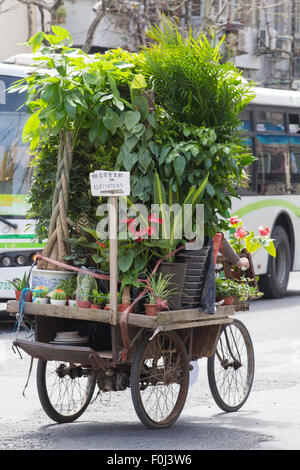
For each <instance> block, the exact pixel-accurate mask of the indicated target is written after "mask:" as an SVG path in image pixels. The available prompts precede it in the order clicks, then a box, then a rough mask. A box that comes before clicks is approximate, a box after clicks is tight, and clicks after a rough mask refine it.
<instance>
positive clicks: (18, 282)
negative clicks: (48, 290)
mask: <svg viewBox="0 0 300 470" xmlns="http://www.w3.org/2000/svg"><path fill="white" fill-rule="evenodd" d="M7 282H8V283H9V284H10V285H11V286H12V287H13V288H14V289H15V290H18V291H22V290H23V289H28V288H29V284H28V281H27V277H26V273H24V276H23V278H22V279H18V278H15V279H13V280H12V281H7Z"/></svg>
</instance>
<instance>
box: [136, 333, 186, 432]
mask: <svg viewBox="0 0 300 470" xmlns="http://www.w3.org/2000/svg"><path fill="white" fill-rule="evenodd" d="M136 357H137V359H135V360H134V364H133V367H132V374H131V375H132V377H131V382H132V383H131V388H132V397H133V402H134V406H135V408H136V411H137V414H138V416H139V417H140V419H141V421H142V422H144V424H146V426H148V427H166V426H169V425H171V424H172V423H173V422H174V421H175V419H177V417H178V416H179V414H180V412H181V410H182V407H183V405H184V402H185V399H186V394H187V389H188V377H189V374H188V361H187V355H186V351H185V347H184V345H183V343H182V341H181V339H180V338H179V337H178V336H177V335H174V334H170V333H159V334H158V335H156V336H155V337H154V338H153V339H152V340H151V341H150V342H149V341H144V342H143V343H142V345H141V348H140V350H139V352H138V353H137V354H136Z"/></svg>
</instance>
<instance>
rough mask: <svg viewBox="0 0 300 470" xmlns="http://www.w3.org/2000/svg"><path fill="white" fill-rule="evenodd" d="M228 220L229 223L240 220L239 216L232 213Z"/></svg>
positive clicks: (235, 222) (232, 223)
mask: <svg viewBox="0 0 300 470" xmlns="http://www.w3.org/2000/svg"><path fill="white" fill-rule="evenodd" d="M228 220H229V222H230V223H231V225H236V224H238V223H239V222H240V220H239V218H238V216H237V215H234V216H233V217H229V219H228Z"/></svg>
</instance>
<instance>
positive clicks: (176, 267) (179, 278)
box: [159, 261, 187, 310]
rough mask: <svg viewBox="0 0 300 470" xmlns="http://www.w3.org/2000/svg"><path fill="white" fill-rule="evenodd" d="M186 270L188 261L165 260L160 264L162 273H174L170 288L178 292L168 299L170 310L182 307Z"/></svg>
mask: <svg viewBox="0 0 300 470" xmlns="http://www.w3.org/2000/svg"><path fill="white" fill-rule="evenodd" d="M186 270H187V263H177V262H174V263H167V262H165V261H163V262H162V263H161V264H160V266H159V272H161V273H162V274H172V278H170V282H171V285H170V289H176V292H175V293H174V294H173V295H172V297H171V298H170V299H169V300H168V306H169V309H170V310H179V309H180V308H181V298H182V292H183V286H184V282H185V275H186Z"/></svg>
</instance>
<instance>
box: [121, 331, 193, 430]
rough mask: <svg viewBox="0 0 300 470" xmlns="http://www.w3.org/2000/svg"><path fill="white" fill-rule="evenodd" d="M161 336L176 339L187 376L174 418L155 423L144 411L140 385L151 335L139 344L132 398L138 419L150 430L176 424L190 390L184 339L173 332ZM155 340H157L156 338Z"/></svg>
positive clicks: (134, 364)
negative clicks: (142, 365) (143, 361)
mask: <svg viewBox="0 0 300 470" xmlns="http://www.w3.org/2000/svg"><path fill="white" fill-rule="evenodd" d="M159 335H167V336H172V337H175V338H176V341H177V344H178V346H179V349H180V350H181V353H182V359H183V362H184V363H185V367H184V368H185V372H186V376H185V385H183V386H182V390H181V398H180V400H179V402H177V403H176V405H175V407H174V408H173V411H174V410H175V408H176V412H175V414H174V416H173V417H172V418H170V419H169V420H167V421H166V422H162V423H158V422H156V421H153V420H152V419H151V417H150V416H149V415H148V413H147V412H146V410H145V409H144V405H143V400H142V398H141V395H140V383H139V377H140V364H141V361H142V359H143V355H144V352H145V350H146V348H147V345H148V343H149V338H150V337H151V335H146V336H145V337H144V338H143V339H142V341H141V342H140V343H139V344H138V346H137V348H136V351H135V354H134V358H133V362H132V366H131V374H130V384H131V385H130V388H131V398H132V403H133V406H134V409H135V411H136V414H137V416H138V418H139V419H140V421H141V423H142V424H144V426H145V427H147V428H149V429H165V428H168V427H170V426H172V425H173V424H174V423H175V421H176V420H177V419H178V418H179V416H180V414H181V412H182V410H183V407H184V404H185V401H186V397H187V394H188V388H189V360H188V355H187V352H186V348H185V345H184V343H183V341H182V339H181V338H180V336H179V335H178V334H177V333H173V332H161V333H158V334H157V335H156V336H159ZM153 340H155V337H154V339H153ZM153 340H151V341H153Z"/></svg>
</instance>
